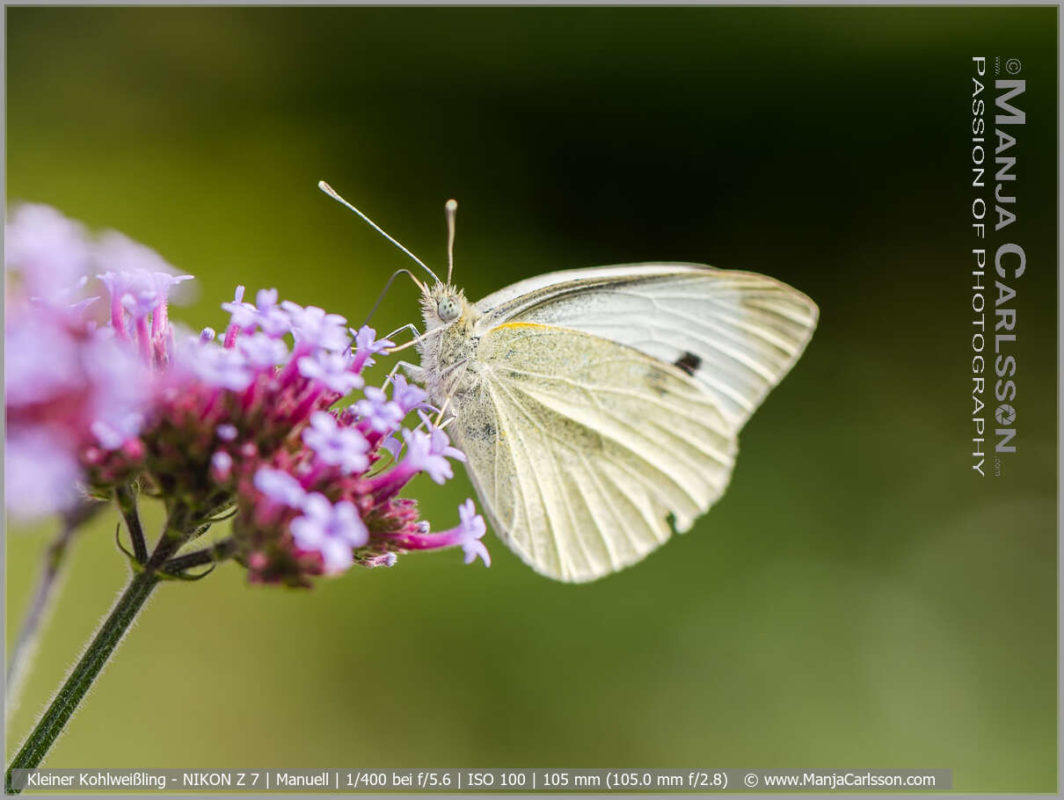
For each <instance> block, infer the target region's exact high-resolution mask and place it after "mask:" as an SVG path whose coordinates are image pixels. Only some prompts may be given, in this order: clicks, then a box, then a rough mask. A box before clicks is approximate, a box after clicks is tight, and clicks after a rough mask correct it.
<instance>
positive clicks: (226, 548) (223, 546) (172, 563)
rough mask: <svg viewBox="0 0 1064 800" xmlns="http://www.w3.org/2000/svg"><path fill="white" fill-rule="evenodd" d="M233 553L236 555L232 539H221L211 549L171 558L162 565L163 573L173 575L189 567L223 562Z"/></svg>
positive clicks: (207, 548)
mask: <svg viewBox="0 0 1064 800" xmlns="http://www.w3.org/2000/svg"><path fill="white" fill-rule="evenodd" d="M234 553H236V542H234V541H233V540H232V539H223V540H222V541H220V542H218V543H217V544H215V545H213V546H212V547H205V548H204V549H202V550H195V551H193V552H191V553H185V554H184V555H181V556H177V557H176V558H171V559H170V560H169V561H167V562H166V563H165V564H163V572H168V573H171V574H173V573H178V572H181V571H182V570H186V569H189V568H190V567H202V566H206V565H207V564H215V563H217V562H219V561H225V560H226V559H227V558H232V556H233V554H234Z"/></svg>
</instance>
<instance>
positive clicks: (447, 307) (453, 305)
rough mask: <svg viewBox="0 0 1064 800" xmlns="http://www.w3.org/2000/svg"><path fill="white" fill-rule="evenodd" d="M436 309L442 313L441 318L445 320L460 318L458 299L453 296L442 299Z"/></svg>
mask: <svg viewBox="0 0 1064 800" xmlns="http://www.w3.org/2000/svg"><path fill="white" fill-rule="evenodd" d="M436 310H437V312H438V313H439V315H440V319H442V320H443V321H444V322H450V321H451V320H455V319H458V301H457V300H455V299H454V298H453V297H445V298H443V299H442V300H440V303H439V305H438V306H437V307H436Z"/></svg>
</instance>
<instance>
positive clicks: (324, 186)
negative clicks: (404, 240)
mask: <svg viewBox="0 0 1064 800" xmlns="http://www.w3.org/2000/svg"><path fill="white" fill-rule="evenodd" d="M318 188H319V189H321V190H322V191H323V192H325V194H327V195H329V197H331V198H332V199H333V200H335V201H336V202H337V203H340V204H341V205H345V206H347V207H348V208H349V209H351V210H352V211H354V212H355V213H356V214H358V215H359V216H360V217H362V219H363V221H365V222H366V224H368V225H369V226H370V227H371V228H373V230H375V231H376V232H377V233H379V234H380V235H381V236H383V237H384V238H385V239H387V240H388V241H389V242H391V243H392V244H394V245H395V246H396V247H398V248H399V249H400V250H402V251H403V252H404V253H406V254H407V256H409V257H410V258H411V260H413V261H414V263H416V264H417V265H418V266H420V267H421V268H422V269H423V270H425V272H427V273H428V274H429V275H431V276H432V279H433V280H434V281H436V283H439V282H440V279H439V278H437V277H436V273H435V272H433V271H432V270H431V269H429V268H428V265H427V264H426V263H425V262H424V261H422V260H421V259H420V258H418V257H417V256H415V255H414V254H413V253H411V252H410V251H409V250H407V249H406V248H405V247H403V246H402V245H401V244H399V242H397V241H396V240H395V239H393V238H392V237H391V236H389V235H388V234H387V233H385V231H384V228H382V227H381V226H380V225H378V224H377V223H376V222H374V221H373V220H371V219H370V218H369V217H367V216H366V215H365V214H363V213H362V212H361V211H359V210H358V209H357V208H355V207H354V206H353V205H351V204H350V203H349V202H347V201H346V200H344V198H342V197H341V196H340V194H339V193H338V192H337V191H336V190H335V189H334V188H332V187H331V186H330V185H329V184H327V183H326V182H325V181H318Z"/></svg>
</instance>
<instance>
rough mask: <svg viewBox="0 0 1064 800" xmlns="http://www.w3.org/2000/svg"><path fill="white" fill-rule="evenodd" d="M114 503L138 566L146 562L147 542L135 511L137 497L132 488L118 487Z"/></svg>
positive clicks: (138, 513) (126, 486) (138, 515)
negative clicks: (123, 520)
mask: <svg viewBox="0 0 1064 800" xmlns="http://www.w3.org/2000/svg"><path fill="white" fill-rule="evenodd" d="M115 502H116V503H117V504H118V510H119V511H121V512H122V518H123V519H125V521H126V529H127V530H128V531H129V540H130V541H131V542H133V557H134V558H135V559H136V560H137V563H138V564H143V563H144V562H145V561H147V560H148V542H147V540H146V539H145V538H144V527H143V526H142V525H141V524H140V512H139V511H137V496H136V495H135V494H134V493H133V488H132V486H129V485H125V486H119V487H118V488H117V489H116V490H115Z"/></svg>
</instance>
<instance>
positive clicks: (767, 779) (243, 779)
mask: <svg viewBox="0 0 1064 800" xmlns="http://www.w3.org/2000/svg"><path fill="white" fill-rule="evenodd" d="M11 785H12V788H13V789H15V790H16V791H26V792H30V793H32V792H33V791H35V790H36V791H45V792H54V791H75V792H116V791H122V790H129V791H137V792H146V791H147V792H152V791H154V792H186V793H187V792H190V791H191V792H195V791H210V792H212V793H214V792H233V793H240V792H256V793H258V792H278V793H284V792H315V791H318V792H329V793H337V792H348V793H352V794H357V793H359V792H378V793H379V792H405V793H409V792H425V793H433V792H441V793H446V792H488V793H495V792H544V793H550V792H580V791H586V792H597V793H604V792H619V793H629V792H655V793H660V792H677V793H680V792H698V793H711V792H742V791H752V792H753V791H756V792H772V791H784V792H786V791H792V792H793V791H802V790H811V789H817V790H822V791H823V790H827V791H861V792H867V791H898V790H909V791H913V790H919V791H925V792H927V791H944V790H947V789H951V788H952V787H953V770H949V769H925V770H887V769H851V770H843V769H776V770H771V769H318V770H308V769H303V770H279V769H245V770H233V769H222V770H218V769H211V770H192V769H155V770H132V769H111V770H101V769H17V770H14V771H13V773H12V776H11Z"/></svg>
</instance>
